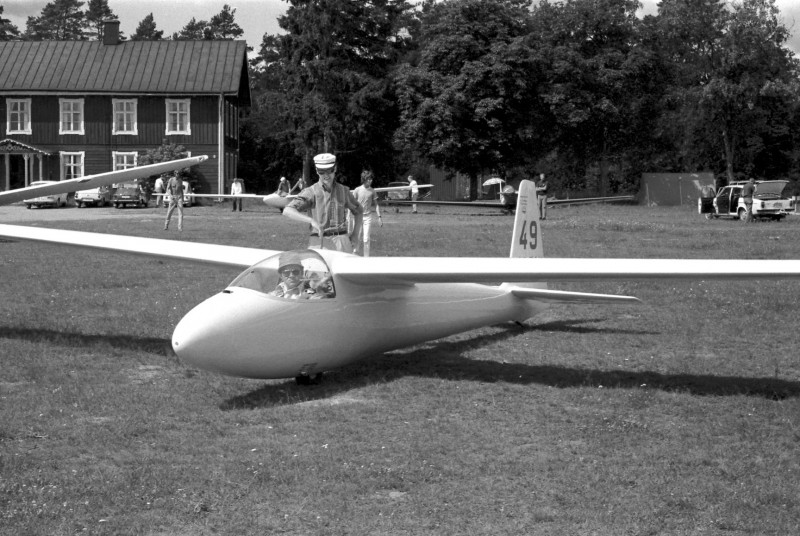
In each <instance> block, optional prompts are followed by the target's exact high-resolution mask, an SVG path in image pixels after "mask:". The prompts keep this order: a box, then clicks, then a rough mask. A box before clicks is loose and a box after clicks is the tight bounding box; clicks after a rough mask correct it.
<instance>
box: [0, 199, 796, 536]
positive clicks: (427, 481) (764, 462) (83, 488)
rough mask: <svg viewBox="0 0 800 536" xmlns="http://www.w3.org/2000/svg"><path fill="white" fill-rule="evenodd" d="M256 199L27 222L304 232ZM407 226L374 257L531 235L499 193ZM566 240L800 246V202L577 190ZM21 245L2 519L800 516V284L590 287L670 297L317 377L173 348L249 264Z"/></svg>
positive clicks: (488, 251)
mask: <svg viewBox="0 0 800 536" xmlns="http://www.w3.org/2000/svg"><path fill="white" fill-rule="evenodd" d="M229 207H230V205H226V206H222V207H197V208H191V209H187V211H186V213H187V218H186V222H185V231H184V232H183V233H181V234H179V233H177V231H170V232H168V233H165V232H164V231H162V230H161V229H162V218H163V215H164V211H163V210H158V209H142V210H134V209H129V210H125V211H115V210H114V209H105V208H100V209H83V210H82V211H79V210H78V209H74V208H67V209H52V210H47V209H42V210H40V211H25V209H24V208H22V207H6V208H3V209H2V211H3V212H2V214H0V219H2V220H3V222H4V223H13V222H14V221H15V220H16V221H19V222H21V223H23V224H25V225H37V226H42V227H57V228H64V229H77V230H88V231H96V232H103V233H115V234H134V235H138V236H152V237H159V238H171V239H175V240H179V239H180V240H189V241H198V242H201V241H202V242H215V243H226V244H233V245H242V246H251V247H264V248H270V249H283V248H296V247H302V246H304V245H305V239H306V235H307V233H306V229H305V228H304V227H303V226H302V225H298V224H296V223H294V222H291V221H288V219H286V218H283V217H281V216H280V215H279V214H278V213H277V211H275V210H270V209H266V208H262V207H257V206H255V205H250V206H246V207H245V210H246V211H245V212H243V213H235V214H234V213H232V212H231V211H230V208H229ZM17 214H18V216H17ZM384 223H385V225H384V227H383V228H379V229H377V230H376V232H375V235H376V236H375V240H374V243H373V247H372V251H373V254H375V255H391V256H395V255H422V256H503V255H507V254H508V250H509V246H510V241H511V225H512V218H511V217H508V216H504V215H501V214H499V213H498V212H495V211H492V210H475V209H468V208H462V209H454V208H449V209H444V208H440V209H436V208H429V207H424V208H423V210H422V211H421V213H420V214H417V215H412V214H410V213H409V209H407V208H406V209H401V212H400V213H396V212H395V211H394V209H387V210H385V211H384ZM542 236H543V239H544V247H545V254H546V255H547V256H551V257H614V258H621V259H623V258H626V257H636V258H645V257H647V258H670V257H681V258H778V259H800V240H798V236H800V217H794V216H792V217H789V218H788V219H787V220H784V221H783V222H780V223H771V222H765V223H756V224H753V225H743V224H741V223H739V222H736V221H706V220H705V219H703V218H701V217H700V216H698V215H697V214H696V211H695V210H694V208H693V207H657V208H647V207H640V206H611V205H607V206H584V207H575V208H560V209H554V208H551V209H550V210H549V212H548V219H547V220H546V221H544V222H542ZM176 247H180V244H179V243H176ZM0 250H1V251H2V254H0V295H2V297H3V303H2V306H0V534H2V535H21V534H25V535H67V534H70V535H71V534H76V533H80V534H114V535H117V534H131V535H134V534H135V535H187V536H188V535H211V534H225V535H227V534H231V535H243V534H268V533H273V532H274V533H281V534H297V535H301V534H302V535H306V534H319V535H323V534H324V535H329V534H341V535H346V534H347V535H350V534H387V535H389V534H391V535H397V534H409V535H411V534H414V535H417V534H437V535H439V534H442V535H449V534H486V535H497V534H543V535H563V534H569V535H590V534H648V535H659V534H663V535H675V534H679V535H680V534H685V535H689V534H725V535H744V534H748V535H764V534H766V535H787V534H798V533H800V402H799V401H800V362H798V358H797V356H798V347H800V332H799V331H798V323H797V318H798V296H800V281H750V282H738V281H720V282H710V281H678V282H676V281H645V282H638V281H613V282H567V283H563V284H558V285H553V288H559V289H564V290H581V291H591V292H602V293H620V294H628V295H634V296H637V297H639V298H640V299H642V301H643V304H642V305H638V306H630V305H625V306H607V305H603V306H585V305H569V306H558V307H552V308H551V309H549V310H548V311H547V312H545V313H544V314H542V315H540V316H538V317H535V318H533V319H531V320H529V321H528V322H526V323H525V324H524V325H522V326H518V325H514V324H509V325H506V324H503V325H497V326H490V327H486V328H483V329H479V330H475V331H471V332H467V333H464V334H460V335H457V336H453V337H449V338H446V339H441V340H437V341H432V342H429V343H426V344H423V345H419V346H415V347H410V348H404V349H400V350H396V351H393V352H389V353H386V354H384V355H376V356H374V357H373V358H371V359H366V360H364V361H362V362H360V363H357V364H355V365H352V366H349V367H346V368H344V369H341V370H336V371H331V372H329V373H327V374H326V378H325V381H324V382H323V383H322V384H320V385H314V386H297V385H295V383H294V381H293V380H277V381H255V380H245V379H238V378H230V377H225V376H219V375H215V374H211V373H207V372H203V371H198V370H194V369H191V368H188V367H187V366H186V365H184V364H182V363H180V362H179V360H178V359H177V358H176V357H175V355H174V354H173V353H172V350H171V348H170V342H169V341H170V336H171V332H172V328H173V327H174V325H175V324H176V323H177V321H178V320H179V319H180V318H181V317H182V316H183V315H184V314H185V313H186V312H188V310H189V309H191V308H192V307H193V306H194V305H195V304H197V303H199V302H200V301H202V300H203V299H205V298H206V297H208V296H210V295H211V294H213V293H215V292H218V291H220V290H222V289H223V288H224V287H225V285H226V284H227V283H228V282H230V281H231V280H232V279H233V278H234V277H235V276H236V275H237V274H236V273H235V271H234V272H232V271H230V270H225V269H221V268H208V267H197V266H192V265H190V264H181V263H169V264H168V263H166V262H161V261H156V260H152V259H139V258H136V257H131V256H126V255H120V254H111V253H100V252H91V251H83V250H79V249H71V248H67V247H61V246H50V245H41V244H30V243H24V242H14V241H0ZM620 262H624V260H621V261H620ZM332 351H335V348H334V349H332Z"/></svg>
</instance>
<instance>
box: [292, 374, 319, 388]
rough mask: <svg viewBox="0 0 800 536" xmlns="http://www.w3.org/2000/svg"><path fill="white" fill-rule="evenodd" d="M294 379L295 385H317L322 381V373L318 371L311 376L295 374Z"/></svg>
mask: <svg viewBox="0 0 800 536" xmlns="http://www.w3.org/2000/svg"><path fill="white" fill-rule="evenodd" d="M294 381H295V383H297V385H317V384H319V383H321V382H322V373H321V372H319V373H317V374H314V375H313V376H308V375H304V376H295V378H294Z"/></svg>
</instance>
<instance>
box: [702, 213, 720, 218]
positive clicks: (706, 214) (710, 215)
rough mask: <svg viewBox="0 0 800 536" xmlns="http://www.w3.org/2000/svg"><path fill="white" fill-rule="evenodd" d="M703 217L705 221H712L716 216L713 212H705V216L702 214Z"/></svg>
mask: <svg viewBox="0 0 800 536" xmlns="http://www.w3.org/2000/svg"><path fill="white" fill-rule="evenodd" d="M703 216H705V217H706V219H707V220H713V219H714V218H716V217H717V215H716V214H714V213H713V212H706V213H705V214H703Z"/></svg>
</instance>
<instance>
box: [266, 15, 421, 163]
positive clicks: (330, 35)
mask: <svg viewBox="0 0 800 536" xmlns="http://www.w3.org/2000/svg"><path fill="white" fill-rule="evenodd" d="M289 3H290V6H289V9H288V10H287V12H286V14H285V15H284V16H282V17H281V18H280V19H279V24H280V26H281V28H282V29H284V30H285V31H286V32H287V33H286V34H284V35H281V36H277V37H276V38H275V39H276V42H277V43H278V46H277V52H278V55H279V61H280V64H281V66H282V70H283V80H282V82H281V87H282V89H283V91H284V92H285V95H286V107H285V112H284V113H283V118H284V119H283V123H284V124H286V125H287V127H288V129H289V131H290V132H291V133H292V137H293V139H294V141H295V144H296V151H297V154H299V155H302V156H303V160H304V165H305V167H304V169H305V171H304V173H305V175H306V177H307V178H308V177H309V175H310V161H311V160H310V159H311V157H312V156H313V154H314V153H315V152H319V151H330V152H335V153H336V154H337V155H338V156H339V162H340V169H341V170H342V172H343V173H342V174H343V176H346V175H348V174H349V175H350V176H352V177H357V176H358V175H359V173H360V171H361V168H362V167H373V169H375V170H376V171H378V174H379V175H381V174H382V173H388V171H384V170H386V169H388V168H387V164H390V163H391V158H389V157H387V155H391V154H392V147H391V133H392V132H393V131H394V130H395V128H396V121H397V110H396V108H395V97H394V94H393V91H392V90H393V88H392V84H391V81H390V78H389V76H388V74H389V70H390V69H391V68H392V66H393V65H394V64H395V62H396V59H397V57H398V54H399V53H400V51H401V50H402V47H403V44H404V42H405V41H404V39H403V38H402V36H401V33H402V32H401V30H402V23H403V21H404V14H405V13H406V12H407V11H408V10H410V9H411V6H410V4H408V3H407V2H406V1H405V0H374V1H372V2H363V1H359V0H289Z"/></svg>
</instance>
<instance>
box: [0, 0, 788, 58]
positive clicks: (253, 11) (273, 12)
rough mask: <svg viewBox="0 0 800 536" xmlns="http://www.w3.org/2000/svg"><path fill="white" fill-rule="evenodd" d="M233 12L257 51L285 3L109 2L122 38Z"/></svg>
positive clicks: (38, 7)
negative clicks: (146, 23)
mask: <svg viewBox="0 0 800 536" xmlns="http://www.w3.org/2000/svg"><path fill="white" fill-rule="evenodd" d="M48 1H49V0H0V6H3V7H4V8H5V9H4V12H3V16H4V17H5V18H7V19H10V20H11V22H12V23H14V24H15V25H16V26H17V28H19V29H20V30H21V31H24V30H25V22H26V21H27V20H28V17H29V16H39V15H40V14H41V12H42V8H43V7H44V6H45V5H46V4H47V3H48ZM640 1H641V2H642V5H643V8H642V13H644V14H655V13H656V12H657V5H658V2H659V0H640ZM226 3H227V4H228V5H230V6H231V7H232V8H233V9H236V13H235V16H234V19H235V20H236V23H237V24H239V26H240V27H241V28H242V30H244V36H243V37H244V39H245V41H247V44H248V45H250V46H251V47H253V48H254V49H258V47H259V46H260V45H261V38H262V37H263V36H264V34H265V33H271V34H275V33H279V32H280V28H279V27H278V20H277V19H278V17H279V16H280V15H282V14H283V13H285V12H286V9H287V7H288V5H289V4H288V3H287V2H286V1H284V0H109V1H108V5H109V7H110V8H111V11H113V12H114V13H115V14H116V15H117V17H119V20H120V27H121V29H122V31H123V33H124V34H125V35H128V36H129V35H131V34H133V33H134V32H135V31H136V27H137V26H138V25H139V22H141V20H142V19H143V18H145V17H146V16H147V15H148V14H150V13H152V14H153V18H154V19H155V22H156V28H157V29H159V30H163V31H164V34H165V35H172V34H173V33H174V32H177V31H179V30H180V29H181V28H183V27H184V26H185V25H186V23H187V22H189V21H190V20H191V19H192V17H194V18H195V19H197V20H209V19H210V18H211V17H213V16H214V15H216V14H217V13H219V12H220V11H222V6H223V5H225V4H226ZM776 4H777V5H778V7H779V8H780V10H781V14H782V15H783V17H784V21H783V22H784V24H785V25H786V27H787V28H789V29H790V31H791V32H792V37H791V39H790V40H789V43H788V47H789V48H790V49H792V50H793V51H794V52H795V53H797V54H798V55H800V0H777V2H776Z"/></svg>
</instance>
